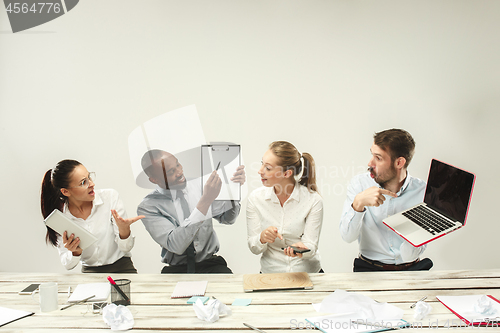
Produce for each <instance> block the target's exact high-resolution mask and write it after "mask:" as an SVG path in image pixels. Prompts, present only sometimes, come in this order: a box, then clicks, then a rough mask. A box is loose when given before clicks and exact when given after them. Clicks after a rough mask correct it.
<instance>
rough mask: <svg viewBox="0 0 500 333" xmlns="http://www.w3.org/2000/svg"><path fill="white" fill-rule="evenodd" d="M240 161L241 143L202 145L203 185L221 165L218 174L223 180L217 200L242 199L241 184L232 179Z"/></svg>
mask: <svg viewBox="0 0 500 333" xmlns="http://www.w3.org/2000/svg"><path fill="white" fill-rule="evenodd" d="M219 163H220V164H219ZM240 163H241V157H240V145H235V144H211V145H203V146H201V171H202V177H201V178H202V185H203V186H205V183H206V182H207V180H208V177H210V175H211V174H212V172H213V171H214V170H215V169H216V168H217V166H219V169H218V171H217V174H218V175H219V177H220V178H221V180H222V188H221V190H220V193H219V196H218V197H217V198H216V199H215V200H241V185H240V184H239V183H235V182H232V181H231V180H230V179H231V178H232V177H233V174H234V173H235V172H236V169H237V168H238V167H239V166H240Z"/></svg>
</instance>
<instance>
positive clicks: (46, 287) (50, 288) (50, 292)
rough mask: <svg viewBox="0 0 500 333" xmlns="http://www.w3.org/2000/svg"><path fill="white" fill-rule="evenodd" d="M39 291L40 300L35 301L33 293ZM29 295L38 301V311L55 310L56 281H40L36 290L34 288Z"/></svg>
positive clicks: (56, 306)
mask: <svg viewBox="0 0 500 333" xmlns="http://www.w3.org/2000/svg"><path fill="white" fill-rule="evenodd" d="M37 292H38V293H40V300H39V301H37V300H36V299H35V294H36V293H37ZM31 297H32V298H33V300H35V301H36V302H38V303H40V311H42V312H50V311H54V310H57V308H58V305H57V283H55V282H47V283H42V284H40V286H39V287H38V290H35V291H34V292H33V293H31Z"/></svg>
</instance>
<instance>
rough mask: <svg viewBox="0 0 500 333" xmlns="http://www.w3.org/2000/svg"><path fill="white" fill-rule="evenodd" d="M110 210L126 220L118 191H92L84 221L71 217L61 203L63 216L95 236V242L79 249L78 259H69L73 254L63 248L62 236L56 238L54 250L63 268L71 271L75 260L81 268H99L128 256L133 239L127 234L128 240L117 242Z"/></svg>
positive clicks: (116, 227) (117, 238) (117, 231)
mask: <svg viewBox="0 0 500 333" xmlns="http://www.w3.org/2000/svg"><path fill="white" fill-rule="evenodd" d="M111 209H115V210H116V212H117V213H118V215H120V216H121V217H123V218H126V217H127V213H126V212H125V208H124V207H123V203H122V201H121V200H120V198H119V197H118V192H117V191H115V190H112V189H107V190H95V198H94V201H93V205H92V211H91V212H90V215H89V217H87V219H86V220H84V219H81V218H77V217H74V216H73V214H71V212H70V211H69V209H68V204H67V202H66V203H65V204H64V208H63V213H64V214H65V215H66V216H67V217H69V218H70V219H71V220H72V221H73V222H75V223H76V224H78V225H79V226H81V227H83V228H84V229H86V230H88V231H89V232H90V233H92V234H93V235H94V236H95V237H97V241H96V242H95V243H94V244H92V245H90V246H89V247H88V248H86V249H85V250H83V252H82V254H81V255H80V256H78V257H77V256H73V253H72V252H71V251H69V250H68V249H66V248H65V247H64V244H63V239H62V236H59V237H58V246H57V249H58V250H59V256H60V258H61V263H62V264H63V265H64V267H65V268H66V269H68V270H69V269H72V268H74V267H75V266H76V265H78V262H79V261H81V262H82V265H84V266H102V265H109V264H112V263H114V262H115V261H117V260H118V259H121V258H122V257H123V256H126V257H130V256H131V254H130V251H131V250H132V248H133V247H134V237H133V236H132V233H130V236H129V237H128V238H126V239H120V234H119V230H118V226H117V225H116V223H115V221H114V218H113V216H112V215H111ZM68 236H70V235H68Z"/></svg>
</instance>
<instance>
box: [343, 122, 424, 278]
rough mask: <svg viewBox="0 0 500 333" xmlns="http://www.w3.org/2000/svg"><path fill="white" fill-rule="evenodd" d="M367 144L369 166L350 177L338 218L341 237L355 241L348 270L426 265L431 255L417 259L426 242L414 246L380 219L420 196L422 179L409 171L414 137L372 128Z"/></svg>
mask: <svg viewBox="0 0 500 333" xmlns="http://www.w3.org/2000/svg"><path fill="white" fill-rule="evenodd" d="M370 150H371V154H372V157H371V159H370V161H369V163H368V172H367V173H364V174H360V175H357V176H355V177H354V178H353V179H352V180H351V182H350V184H349V187H348V189H347V199H346V201H345V203H344V209H343V212H342V218H341V221H340V233H341V235H342V239H344V240H345V241H346V242H348V243H350V242H353V241H354V240H356V239H357V240H358V243H359V252H360V254H359V258H356V259H354V269H353V271H354V272H367V271H401V270H411V271H415V270H429V269H430V268H431V267H432V261H431V260H430V259H428V258H426V259H423V260H420V259H419V256H420V254H422V253H423V252H424V250H425V248H426V245H424V246H421V247H414V246H412V245H411V244H410V243H408V242H407V241H406V240H404V239H403V238H402V237H400V236H399V235H398V234H396V233H395V232H394V231H392V230H391V229H389V228H388V227H387V226H385V225H384V224H383V223H382V220H383V219H385V218H386V217H388V216H390V215H393V214H396V213H399V212H401V211H403V210H405V209H408V208H410V207H412V206H414V205H416V204H418V203H420V202H422V200H423V198H424V194H425V182H424V181H422V180H420V179H418V178H414V177H412V176H410V174H409V173H408V165H409V164H410V162H411V159H412V157H413V154H414V151H415V141H414V140H413V138H412V136H411V135H410V133H408V132H406V131H405V130H402V129H390V130H385V131H382V132H379V133H375V135H374V142H373V145H372V147H371V149H370Z"/></svg>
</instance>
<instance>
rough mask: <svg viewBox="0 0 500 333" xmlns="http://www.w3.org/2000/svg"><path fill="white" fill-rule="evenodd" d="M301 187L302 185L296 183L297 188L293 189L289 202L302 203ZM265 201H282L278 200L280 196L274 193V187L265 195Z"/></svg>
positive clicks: (268, 189) (269, 188) (267, 190)
mask: <svg viewBox="0 0 500 333" xmlns="http://www.w3.org/2000/svg"><path fill="white" fill-rule="evenodd" d="M299 186H300V184H299V183H298V182H295V186H294V187H293V191H292V194H290V197H289V198H288V200H295V201H297V202H299V201H300V191H299ZM264 199H265V200H271V201H272V202H274V203H279V202H280V200H279V199H278V196H277V195H276V193H274V187H273V186H272V187H268V188H267V189H266V193H265V195H264Z"/></svg>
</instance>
